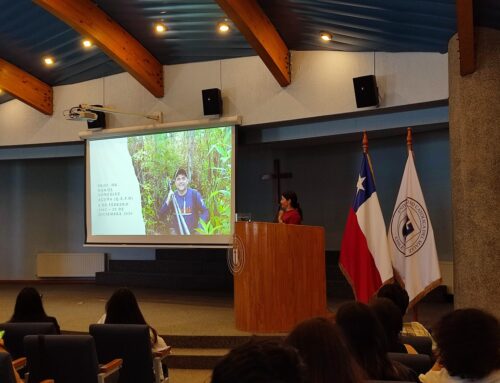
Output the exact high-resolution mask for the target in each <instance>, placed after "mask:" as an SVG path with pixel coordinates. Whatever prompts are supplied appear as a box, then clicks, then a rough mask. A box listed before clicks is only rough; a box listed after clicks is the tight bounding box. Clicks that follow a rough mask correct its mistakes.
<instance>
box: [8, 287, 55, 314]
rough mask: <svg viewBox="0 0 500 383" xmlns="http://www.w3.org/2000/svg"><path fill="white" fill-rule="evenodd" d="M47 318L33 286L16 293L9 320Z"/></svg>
mask: <svg viewBox="0 0 500 383" xmlns="http://www.w3.org/2000/svg"><path fill="white" fill-rule="evenodd" d="M46 318H47V314H46V313H45V310H44V308H43V303H42V297H41V295H40V293H39V292H38V291H37V290H36V289H35V288H33V287H25V288H23V289H22V290H21V291H20V292H19V294H17V298H16V304H15V306H14V313H13V314H12V317H11V318H10V321H11V322H39V321H43V320H44V319H46Z"/></svg>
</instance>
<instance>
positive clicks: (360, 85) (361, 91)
mask: <svg viewBox="0 0 500 383" xmlns="http://www.w3.org/2000/svg"><path fill="white" fill-rule="evenodd" d="M352 82H353V84H354V94H355V95H356V106H357V107H358V108H364V107H366V106H378V88H377V80H376V79H375V76H374V75H369V76H362V77H355V78H353V79H352Z"/></svg>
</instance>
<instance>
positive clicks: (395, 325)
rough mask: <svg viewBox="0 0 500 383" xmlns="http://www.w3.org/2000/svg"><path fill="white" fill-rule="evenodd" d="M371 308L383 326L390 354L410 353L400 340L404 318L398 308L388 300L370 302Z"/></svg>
mask: <svg viewBox="0 0 500 383" xmlns="http://www.w3.org/2000/svg"><path fill="white" fill-rule="evenodd" d="M370 307H371V309H372V310H373V312H374V314H375V315H376V316H377V319H378V320H379V322H380V324H381V325H382V329H383V330H384V333H385V336H386V339H387V346H388V350H389V352H400V353H405V354H406V353H407V352H408V351H407V349H406V347H405V345H404V344H403V342H401V338H400V334H401V330H402V329H403V318H402V317H401V311H400V310H399V308H398V306H396V304H395V303H394V302H393V301H391V300H390V299H388V298H375V299H372V300H371V301H370Z"/></svg>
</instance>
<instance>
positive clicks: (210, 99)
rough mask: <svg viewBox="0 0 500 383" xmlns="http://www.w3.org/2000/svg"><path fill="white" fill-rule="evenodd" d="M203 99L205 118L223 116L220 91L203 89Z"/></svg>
mask: <svg viewBox="0 0 500 383" xmlns="http://www.w3.org/2000/svg"><path fill="white" fill-rule="evenodd" d="M201 98H202V99H203V114H204V115H205V116H220V115H221V114H222V96H221V92H220V89H218V88H211V89H203V90H202V91H201Z"/></svg>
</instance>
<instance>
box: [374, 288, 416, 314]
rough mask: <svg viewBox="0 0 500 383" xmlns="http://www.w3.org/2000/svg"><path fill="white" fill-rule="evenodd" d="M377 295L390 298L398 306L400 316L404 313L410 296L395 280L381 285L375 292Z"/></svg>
mask: <svg viewBox="0 0 500 383" xmlns="http://www.w3.org/2000/svg"><path fill="white" fill-rule="evenodd" d="M377 297H379V298H387V299H390V300H391V301H393V302H394V303H395V304H396V306H398V308H399V310H400V311H401V316H402V317H403V316H404V315H405V314H406V310H408V304H409V303H410V297H409V296H408V292H407V291H406V290H405V289H403V288H402V287H401V286H400V285H399V284H398V283H396V282H395V283H390V284H387V285H384V286H382V287H381V288H380V289H379V291H378V292H377Z"/></svg>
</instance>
